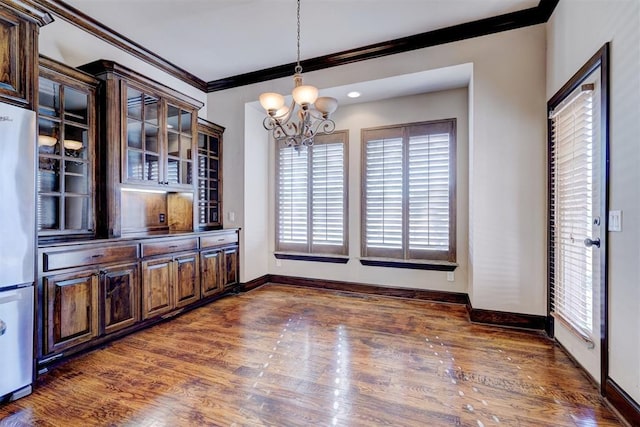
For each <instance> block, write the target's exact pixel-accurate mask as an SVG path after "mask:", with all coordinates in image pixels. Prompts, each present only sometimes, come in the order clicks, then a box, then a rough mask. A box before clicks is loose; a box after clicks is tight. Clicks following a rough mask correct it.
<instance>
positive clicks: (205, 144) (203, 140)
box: [198, 133, 209, 153]
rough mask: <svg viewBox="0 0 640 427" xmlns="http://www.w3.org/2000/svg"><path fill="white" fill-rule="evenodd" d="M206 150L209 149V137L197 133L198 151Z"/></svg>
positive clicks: (203, 151)
mask: <svg viewBox="0 0 640 427" xmlns="http://www.w3.org/2000/svg"><path fill="white" fill-rule="evenodd" d="M207 151H209V138H208V137H207V136H206V135H205V134H203V133H199V134H198V152H199V153H206V152H207Z"/></svg>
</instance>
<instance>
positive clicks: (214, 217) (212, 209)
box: [209, 203, 219, 223]
mask: <svg viewBox="0 0 640 427" xmlns="http://www.w3.org/2000/svg"><path fill="white" fill-rule="evenodd" d="M218 221H219V219H218V207H217V204H215V203H211V205H210V206H209V222H211V223H214V222H218Z"/></svg>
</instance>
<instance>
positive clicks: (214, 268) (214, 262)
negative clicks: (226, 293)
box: [200, 250, 223, 297]
mask: <svg viewBox="0 0 640 427" xmlns="http://www.w3.org/2000/svg"><path fill="white" fill-rule="evenodd" d="M222 257H223V255H222V251H220V250H213V251H206V252H202V253H201V254H200V265H201V267H202V275H201V277H200V280H201V285H202V286H201V288H202V296H203V297H208V296H211V295H215V294H217V293H218V292H220V291H221V290H222V289H223V284H222V277H221V274H220V273H221V272H220V270H221V268H222V267H221V263H220V260H221V259H222Z"/></svg>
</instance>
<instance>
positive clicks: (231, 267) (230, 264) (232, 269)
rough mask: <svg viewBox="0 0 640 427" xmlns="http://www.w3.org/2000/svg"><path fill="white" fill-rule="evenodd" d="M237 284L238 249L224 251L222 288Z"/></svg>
mask: <svg viewBox="0 0 640 427" xmlns="http://www.w3.org/2000/svg"><path fill="white" fill-rule="evenodd" d="M236 283H238V248H237V247H236V248H227V249H225V250H224V286H225V287H226V286H231V285H234V284H236Z"/></svg>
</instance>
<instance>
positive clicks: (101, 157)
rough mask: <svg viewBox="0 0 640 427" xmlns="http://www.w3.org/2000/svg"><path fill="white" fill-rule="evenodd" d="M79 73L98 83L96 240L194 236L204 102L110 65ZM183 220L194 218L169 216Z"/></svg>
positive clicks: (93, 66)
mask: <svg viewBox="0 0 640 427" xmlns="http://www.w3.org/2000/svg"><path fill="white" fill-rule="evenodd" d="M79 68H80V69H81V70H83V71H85V72H87V73H89V74H91V75H93V76H95V77H96V78H97V79H99V80H100V81H101V83H100V86H99V94H100V96H99V98H100V105H99V120H98V121H99V124H100V125H99V126H100V130H99V135H100V138H99V140H98V144H97V146H98V148H97V155H98V162H97V177H98V181H97V200H98V204H99V206H100V207H101V208H102V209H103V213H104V215H100V216H99V217H98V224H97V228H98V235H99V236H101V237H109V238H111V237H120V236H122V235H123V234H125V235H126V234H134V233H145V232H146V233H148V232H169V231H193V230H194V226H193V218H194V213H193V204H194V193H195V189H196V187H195V173H196V158H195V153H196V136H197V133H196V129H197V127H196V126H197V111H198V109H200V108H201V107H202V106H203V103H202V102H200V101H198V100H196V99H193V98H191V97H189V96H187V95H184V94H182V93H180V92H178V91H176V90H174V89H171V88H169V87H167V86H165V85H162V84H160V83H158V82H155V81H153V80H151V79H149V78H147V77H145V76H143V75H141V74H138V73H136V72H134V71H132V70H130V69H128V68H126V67H123V66H121V65H119V64H117V63H114V62H112V61H106V60H100V61H96V62H92V63H90V64H86V65H83V66H81V67H79ZM150 189H152V190H154V191H155V193H154V195H153V196H150V193H148V192H147V190H150ZM170 194H180V195H182V197H173V198H170V197H169V195H170ZM185 200H188V206H189V211H188V212H185V211H184V209H183V205H184V204H185ZM174 201H175V204H176V206H177V207H174V206H173V205H172V203H173V202H174ZM174 210H175V211H177V212H179V214H176V215H173V212H174ZM178 215H180V216H188V217H189V220H188V221H187V222H186V223H185V222H184V221H182V220H181V218H172V216H176V217H177V216H178ZM172 225H173V226H174V228H172Z"/></svg>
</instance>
